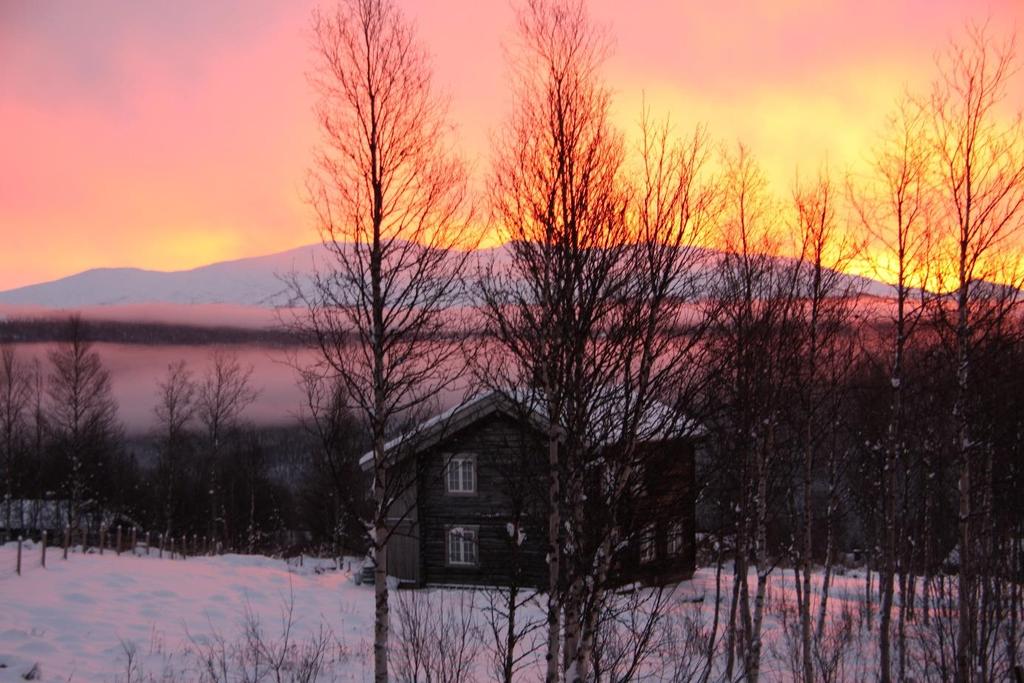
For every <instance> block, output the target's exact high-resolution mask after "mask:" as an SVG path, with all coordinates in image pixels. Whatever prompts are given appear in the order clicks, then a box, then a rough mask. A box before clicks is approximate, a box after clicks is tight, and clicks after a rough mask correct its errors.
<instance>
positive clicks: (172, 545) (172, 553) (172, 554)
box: [171, 536, 174, 560]
mask: <svg viewBox="0 0 1024 683" xmlns="http://www.w3.org/2000/svg"><path fill="white" fill-rule="evenodd" d="M171 559H172V560H173V559H174V536H171Z"/></svg>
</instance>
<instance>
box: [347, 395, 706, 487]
mask: <svg viewBox="0 0 1024 683" xmlns="http://www.w3.org/2000/svg"><path fill="white" fill-rule="evenodd" d="M617 393H618V390H609V391H608V392H607V393H606V395H605V396H603V397H602V403H604V404H605V405H607V406H609V409H608V411H607V413H608V419H607V420H606V423H607V427H606V428H602V427H601V426H600V425H597V426H595V428H594V429H595V431H597V432H598V433H599V434H600V436H599V437H598V439H599V440H600V441H601V442H605V443H614V442H615V441H617V440H618V439H619V435H620V434H621V431H620V430H621V422H618V421H616V417H617V413H618V412H619V411H614V410H613V407H614V406H615V405H616V404H619V405H621V401H619V400H618V398H617V396H616V394H617ZM495 412H504V413H506V414H508V415H512V416H522V417H525V418H526V419H528V420H529V421H530V422H532V423H533V425H534V426H535V427H536V428H537V429H538V430H542V431H543V430H546V429H547V426H548V418H547V411H546V410H545V407H544V405H543V401H542V400H541V396H540V394H539V392H537V391H533V390H513V391H511V392H499V391H486V392H481V393H479V394H476V395H474V396H471V397H470V398H468V399H466V400H465V401H463V402H461V403H459V404H457V405H455V406H453V407H452V408H449V409H448V410H446V411H444V412H442V413H439V414H438V415H435V416H433V417H431V418H429V419H427V420H425V421H423V422H421V423H419V424H418V425H416V426H415V427H413V428H412V429H411V430H409V431H407V432H404V433H402V434H400V435H399V436H397V437H395V438H393V439H391V440H390V441H388V442H387V443H385V444H384V453H385V455H388V454H390V453H392V452H394V451H395V450H396V449H398V448H399V447H402V446H408V447H410V448H411V450H413V451H418V450H422V449H424V448H427V447H429V446H431V445H433V444H435V443H437V442H438V441H439V440H440V439H442V438H444V437H445V436H446V435H449V434H451V433H453V432H455V431H457V430H459V429H462V428H463V427H466V426H468V425H470V424H472V423H474V422H476V421H477V420H479V419H481V418H483V417H486V416H487V415H490V414H492V413H495ZM595 412H596V413H597V416H596V417H597V419H596V420H595V422H597V423H600V422H601V421H602V420H601V415H600V413H601V411H595ZM613 412H614V413H616V415H613V414H612V413H613ZM636 433H637V436H638V438H639V440H641V441H646V442H654V441H664V440H667V439H672V438H677V437H683V436H698V435H700V434H701V433H702V429H701V428H700V426H699V425H698V424H697V423H696V422H695V421H694V420H692V419H690V418H688V417H686V416H684V415H682V414H680V413H679V412H678V411H676V410H674V409H672V408H671V407H669V406H667V405H665V404H664V403H661V402H659V401H653V402H652V403H651V404H650V405H649V406H648V407H647V410H646V411H645V412H644V414H643V415H642V416H641V418H640V422H639V424H638V425H637V430H636ZM372 462H373V451H372V450H371V451H368V452H367V453H364V454H363V455H362V457H360V458H359V465H360V467H362V468H363V469H364V470H365V469H369V465H370V464H371V463H372Z"/></svg>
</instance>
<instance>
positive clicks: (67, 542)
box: [64, 524, 71, 560]
mask: <svg viewBox="0 0 1024 683" xmlns="http://www.w3.org/2000/svg"><path fill="white" fill-rule="evenodd" d="M69 545H71V525H70V524H65V525H64V559H65V560H66V559H68V546H69Z"/></svg>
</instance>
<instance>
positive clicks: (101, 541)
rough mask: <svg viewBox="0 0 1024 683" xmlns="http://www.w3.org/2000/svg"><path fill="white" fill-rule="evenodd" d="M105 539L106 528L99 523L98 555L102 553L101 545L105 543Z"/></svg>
mask: <svg viewBox="0 0 1024 683" xmlns="http://www.w3.org/2000/svg"><path fill="white" fill-rule="evenodd" d="M106 540H107V529H106V527H104V526H103V525H100V555H102V554H103V546H104V545H106Z"/></svg>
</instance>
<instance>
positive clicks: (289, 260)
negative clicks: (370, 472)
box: [0, 244, 891, 309]
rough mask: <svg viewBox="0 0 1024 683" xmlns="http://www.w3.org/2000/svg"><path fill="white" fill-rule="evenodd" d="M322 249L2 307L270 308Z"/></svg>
mask: <svg viewBox="0 0 1024 683" xmlns="http://www.w3.org/2000/svg"><path fill="white" fill-rule="evenodd" d="M327 256H328V255H327V254H326V253H325V249H324V247H323V246H321V245H319V244H316V245H308V246H304V247H299V248H297V249H291V250H289V251H284V252H281V253H278V254H270V255H268V256H258V257H254V258H245V259H238V260H234V261H224V262H221V263H214V264H211V265H207V266H202V267H200V268H193V269H191V270H179V271H154V270H142V269H139V268H96V269H93V270H87V271H84V272H82V273H78V274H77V275H71V276H69V277H65V278H61V279H59V280H53V281H52V282H44V283H40V284H35V285H29V286H26V287H19V288H17V289H11V290H8V291H6V292H0V306H20V307H35V308H44V309H83V308H95V307H126V306H138V305H152V304H173V305H176V306H193V305H210V304H221V305H228V306H244V307H258V308H269V307H273V306H278V305H284V304H286V303H287V300H288V287H287V286H286V284H285V282H284V281H283V280H282V276H286V275H288V274H290V273H296V274H298V275H299V276H300V277H301V276H302V275H303V274H307V273H310V272H311V271H312V269H313V267H314V264H315V263H318V262H319V263H324V261H325V257H327ZM480 257H481V259H494V260H495V262H497V263H499V264H500V263H502V262H505V261H507V259H508V254H507V250H506V248H505V247H497V248H495V249H490V250H485V251H482V252H480ZM849 277H850V279H851V283H852V284H853V286H854V288H855V289H856V290H858V291H860V292H862V293H864V294H868V295H873V296H880V297H885V296H889V295H890V294H891V290H890V288H889V287H888V286H887V285H884V284H882V283H880V282H877V281H875V280H870V279H867V278H862V277H858V276H849Z"/></svg>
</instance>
